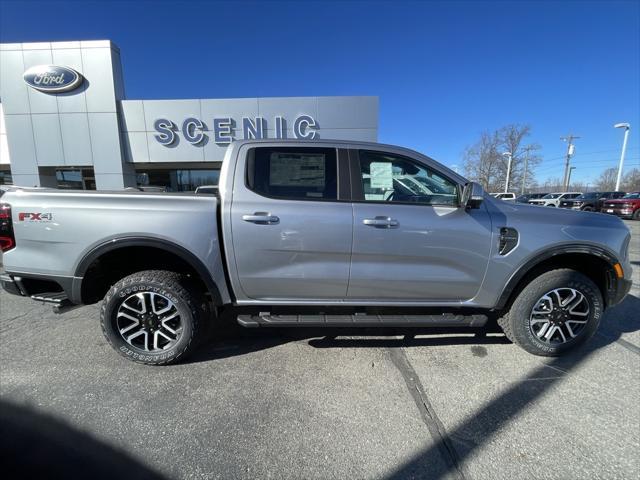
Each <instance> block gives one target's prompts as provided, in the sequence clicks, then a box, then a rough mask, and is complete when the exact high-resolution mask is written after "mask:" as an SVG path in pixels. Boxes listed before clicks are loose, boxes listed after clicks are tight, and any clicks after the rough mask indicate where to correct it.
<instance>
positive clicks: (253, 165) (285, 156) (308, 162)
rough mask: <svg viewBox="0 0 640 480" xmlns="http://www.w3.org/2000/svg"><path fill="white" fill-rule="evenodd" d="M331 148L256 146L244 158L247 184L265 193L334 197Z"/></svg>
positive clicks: (334, 167)
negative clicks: (245, 158) (245, 159)
mask: <svg viewBox="0 0 640 480" xmlns="http://www.w3.org/2000/svg"><path fill="white" fill-rule="evenodd" d="M337 185H338V182H337V154H336V149H334V148H315V147H257V148H253V149H252V150H250V152H249V156H248V158H247V187H248V188H249V189H250V190H252V191H254V192H256V193H258V194H260V195H263V196H265V197H270V198H282V199H290V200H336V199H337V193H338V186H337Z"/></svg>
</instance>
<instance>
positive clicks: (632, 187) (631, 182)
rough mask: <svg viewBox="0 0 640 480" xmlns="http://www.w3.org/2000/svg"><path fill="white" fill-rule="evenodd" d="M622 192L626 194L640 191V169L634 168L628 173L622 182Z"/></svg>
mask: <svg viewBox="0 0 640 480" xmlns="http://www.w3.org/2000/svg"><path fill="white" fill-rule="evenodd" d="M622 190H624V191H625V192H637V191H640V169H639V168H634V169H632V170H630V171H628V172H627V173H626V174H625V176H624V178H623V180H622Z"/></svg>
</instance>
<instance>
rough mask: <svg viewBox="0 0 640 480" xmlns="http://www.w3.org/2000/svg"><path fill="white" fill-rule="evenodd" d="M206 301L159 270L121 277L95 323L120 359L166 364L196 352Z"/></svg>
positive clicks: (175, 277) (179, 278) (179, 279)
mask: <svg viewBox="0 0 640 480" xmlns="http://www.w3.org/2000/svg"><path fill="white" fill-rule="evenodd" d="M204 305H205V302H204V300H203V299H202V298H201V295H199V294H198V293H197V290H196V289H194V288H188V286H187V284H186V279H185V278H184V277H183V276H181V275H179V274H177V273H175V272H168V271H164V270H146V271H142V272H137V273H134V274H132V275H129V276H128V277H125V278H123V279H122V280H120V281H119V282H117V283H116V284H115V285H113V287H111V288H110V289H109V291H108V292H107V294H106V295H105V297H104V300H103V302H102V308H101V310H100V323H101V325H102V331H103V333H104V335H105V337H106V338H107V340H108V341H109V343H110V344H111V346H112V347H113V348H114V349H115V350H116V351H117V352H118V353H120V355H122V356H124V357H126V358H128V359H129V360H132V361H134V362H138V363H144V364H147V365H168V364H170V363H175V362H177V361H178V360H182V359H184V358H185V357H186V356H187V355H189V354H190V353H191V352H192V351H193V349H194V348H195V347H196V343H197V342H196V341H195V340H196V338H197V334H198V333H199V330H200V325H201V324H202V323H203V321H202V320H204V318H203V316H204V314H205V313H206V308H205V307H204Z"/></svg>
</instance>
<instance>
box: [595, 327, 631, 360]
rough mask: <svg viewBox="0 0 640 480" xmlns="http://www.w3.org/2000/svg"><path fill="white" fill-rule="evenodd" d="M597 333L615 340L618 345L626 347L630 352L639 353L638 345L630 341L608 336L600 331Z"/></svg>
mask: <svg viewBox="0 0 640 480" xmlns="http://www.w3.org/2000/svg"><path fill="white" fill-rule="evenodd" d="M598 335H600V336H601V337H604V338H606V339H608V340H613V341H614V342H616V343H617V344H618V345H620V346H621V347H624V348H626V349H627V350H629V351H630V352H633V353H635V354H636V355H640V347H638V346H637V345H635V344H633V343H631V342H627V341H626V340H624V339H623V338H617V339H616V338H613V337H610V336H608V335H604V334H602V333H600V332H598Z"/></svg>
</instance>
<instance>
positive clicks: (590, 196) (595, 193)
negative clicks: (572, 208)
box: [576, 192, 600, 200]
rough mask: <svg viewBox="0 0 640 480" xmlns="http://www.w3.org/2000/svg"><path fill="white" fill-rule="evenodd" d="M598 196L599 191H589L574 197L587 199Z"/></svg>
mask: <svg viewBox="0 0 640 480" xmlns="http://www.w3.org/2000/svg"><path fill="white" fill-rule="evenodd" d="M599 196H600V194H599V193H597V192H591V193H583V194H582V195H578V196H577V197H576V200H587V199H590V198H598V197H599Z"/></svg>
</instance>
